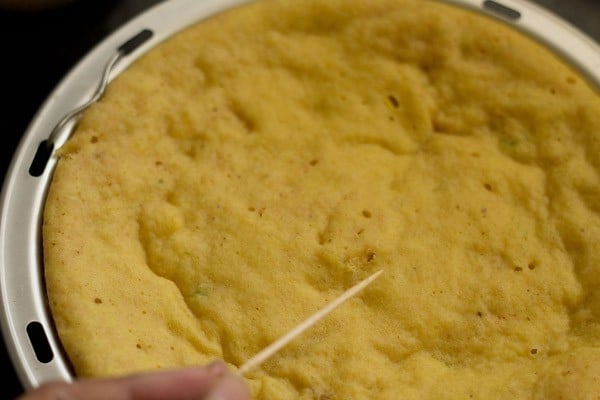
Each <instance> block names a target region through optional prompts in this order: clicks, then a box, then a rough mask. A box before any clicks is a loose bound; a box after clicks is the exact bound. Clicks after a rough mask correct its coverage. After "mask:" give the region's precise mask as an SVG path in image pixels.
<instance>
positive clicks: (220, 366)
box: [206, 360, 229, 377]
mask: <svg viewBox="0 0 600 400" xmlns="http://www.w3.org/2000/svg"><path fill="white" fill-rule="evenodd" d="M206 370H207V372H208V373H209V374H210V375H212V376H216V377H218V376H223V375H225V374H226V373H227V372H228V371H229V370H228V368H227V364H225V362H223V361H222V360H215V361H213V362H212V363H210V364H208V365H207V366H206Z"/></svg>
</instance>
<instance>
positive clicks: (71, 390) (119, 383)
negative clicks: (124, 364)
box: [18, 361, 249, 400]
mask: <svg viewBox="0 0 600 400" xmlns="http://www.w3.org/2000/svg"><path fill="white" fill-rule="evenodd" d="M229 386H234V389H232V390H233V392H228V391H227V390H229ZM238 389H239V390H238ZM211 391H214V392H215V393H216V395H217V396H219V395H221V394H223V395H224V396H225V397H223V396H221V397H216V399H223V400H225V399H227V400H247V399H248V398H249V395H248V389H247V387H246V383H245V382H244V381H243V380H241V378H233V375H232V374H231V373H229V372H228V371H227V366H226V365H225V364H224V363H223V362H222V361H217V362H214V363H212V364H210V365H209V366H207V367H201V368H185V369H176V370H170V371H165V372H152V373H145V374H136V375H131V376H127V377H123V378H114V379H89V380H81V381H76V382H74V383H64V382H53V383H47V384H44V385H42V386H40V387H39V388H38V389H36V390H34V391H32V392H30V393H28V394H26V395H25V396H23V397H22V398H19V399H18V400H84V399H85V400H109V399H110V400H167V399H168V400H196V399H197V400H203V399H205V398H206V396H208V395H209V393H211ZM230 395H234V396H239V397H231V396H230ZM226 396H230V397H226ZM244 396H245V397H244Z"/></svg>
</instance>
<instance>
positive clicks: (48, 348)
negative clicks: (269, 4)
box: [0, 0, 600, 390]
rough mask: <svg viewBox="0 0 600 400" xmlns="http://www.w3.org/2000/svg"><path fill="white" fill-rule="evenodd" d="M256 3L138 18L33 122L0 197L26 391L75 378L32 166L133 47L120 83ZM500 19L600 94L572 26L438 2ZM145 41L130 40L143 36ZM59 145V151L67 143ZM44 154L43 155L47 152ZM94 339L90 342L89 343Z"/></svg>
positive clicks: (4, 299) (3, 284)
mask: <svg viewBox="0 0 600 400" xmlns="http://www.w3.org/2000/svg"><path fill="white" fill-rule="evenodd" d="M251 1H253V0H202V1H198V0H171V1H167V2H164V3H161V4H159V5H157V6H154V7H153V8H151V9H149V10H147V11H146V12H144V13H142V14H141V15H139V16H138V17H136V18H134V19H132V20H131V21H130V22H128V23H127V24H125V25H124V26H123V27H121V28H120V29H118V30H117V31H115V32H114V33H113V34H112V35H110V36H109V37H108V38H106V39H105V40H104V41H102V42H101V43H100V44H99V45H97V46H96V47H95V48H94V49H92V50H91V51H90V52H89V53H88V55H87V56H86V57H84V58H83V59H82V60H81V61H80V62H79V63H78V64H77V65H76V66H75V67H74V68H73V69H72V70H71V71H70V72H69V73H68V74H67V75H66V77H65V78H64V79H63V80H62V81H61V82H60V83H59V85H58V86H57V87H56V89H55V90H54V91H53V92H52V93H51V95H50V96H49V97H48V99H47V100H46V102H45V103H44V104H43V105H42V107H41V108H40V110H39V111H38V113H37V115H35V117H34V118H33V120H32V122H31V124H30V126H29V128H28V129H27V131H26V132H25V134H24V136H23V138H22V140H21V143H20V144H19V147H18V148H17V150H16V152H15V154H14V156H13V159H12V162H11V165H10V167H9V170H8V172H7V174H6V177H5V180H4V185H3V188H2V194H1V197H0V205H1V208H0V296H1V297H0V327H1V329H2V334H3V337H4V340H5V343H6V346H7V349H8V352H9V355H10V358H11V360H12V362H13V365H14V367H15V370H16V372H17V375H18V378H19V379H20V381H21V383H22V385H23V387H24V388H25V389H26V390H29V389H32V388H35V387H37V386H39V385H40V384H42V383H44V382H47V381H50V380H63V381H71V380H72V379H73V378H74V376H73V373H72V370H71V368H70V365H69V361H68V359H67V357H66V356H65V354H64V353H63V351H62V347H61V345H60V341H59V339H58V337H57V335H56V333H55V330H54V328H53V323H52V318H51V316H50V314H49V310H48V307H47V304H46V297H45V289H44V278H43V262H42V249H41V223H42V210H43V205H44V200H45V196H46V190H47V188H48V185H49V183H50V180H51V177H52V171H53V169H54V166H55V165H56V158H55V157H53V156H52V154H51V153H49V154H48V156H49V158H46V159H45V160H43V162H42V166H41V169H40V168H39V165H38V166H37V167H36V168H37V169H38V170H37V172H34V173H32V172H31V168H32V166H33V165H34V164H35V162H34V161H33V160H34V158H35V157H36V155H39V151H38V148H40V144H41V143H44V142H45V141H46V140H47V139H48V138H49V135H50V133H51V131H52V130H53V128H54V127H55V126H56V125H57V123H58V122H59V121H60V120H61V118H62V117H63V116H65V115H66V114H67V113H69V112H70V111H72V110H74V109H76V108H77V107H79V106H80V105H82V104H84V103H86V102H87V101H88V100H89V99H90V98H91V97H92V96H93V94H94V90H95V89H96V84H95V83H92V84H90V82H98V81H99V80H100V77H101V76H102V74H103V70H104V66H105V64H106V63H107V62H108V60H110V59H111V57H113V58H114V56H115V53H116V52H117V49H118V48H120V47H123V45H126V47H127V46H129V47H130V48H129V49H128V51H127V55H126V56H125V57H123V58H122V60H119V62H118V63H117V64H116V65H115V68H114V69H113V70H112V72H111V73H110V74H109V75H108V76H107V79H108V80H111V79H113V78H114V76H116V75H118V74H119V73H120V72H121V71H123V70H124V69H125V68H126V67H127V66H128V65H129V64H131V63H132V62H133V61H134V60H135V59H137V58H138V57H139V56H140V55H142V54H144V53H145V52H146V51H148V50H149V49H151V48H152V47H154V46H156V45H157V44H158V43H160V42H162V41H163V40H164V39H166V38H168V37H170V36H171V35H173V34H175V33H177V32H178V31H180V30H182V29H184V28H186V27H188V26H190V25H192V24H193V23H195V22H198V21H201V20H202V19H206V18H208V17H210V16H212V15H214V14H217V13H219V12H221V11H224V10H227V9H229V8H233V7H236V6H239V5H242V4H245V3H249V2H251ZM437 1H440V2H443V3H449V4H452V5H456V6H458V7H462V8H467V9H470V10H474V11H477V12H479V13H482V14H485V15H488V16H490V17H492V18H495V19H499V20H501V21H504V22H505V23H507V24H509V25H511V26H513V27H514V28H516V29H518V30H520V31H522V32H524V33H526V34H527V35H529V36H531V37H533V38H534V39H537V40H538V41H539V42H541V43H542V44H543V45H545V46H546V47H548V48H550V49H551V50H553V51H554V52H555V53H556V54H558V55H559V56H561V57H562V58H563V59H564V60H565V61H566V62H568V63H570V64H571V65H573V66H574V67H575V68H576V69H578V70H579V72H580V73H581V74H582V75H583V76H585V77H586V78H587V79H588V81H589V82H590V84H591V85H592V86H595V87H596V88H597V89H598V90H600V46H599V45H598V44H597V43H596V42H594V41H593V40H592V39H591V38H589V37H588V36H586V35H585V34H583V33H582V32H580V31H579V30H578V29H577V28H575V27H574V26H572V25H571V24H569V23H567V22H565V21H564V20H562V19H561V18H559V17H557V16H555V15H554V14H552V13H550V12H548V11H546V10H544V9H542V8H540V7H539V6H536V5H533V4H532V3H530V2H527V1H525V0H497V1H491V0H437ZM141 32H145V33H146V34H147V35H142V36H143V39H144V40H140V41H139V42H136V41H135V40H134V43H133V45H132V43H131V42H130V39H132V38H136V37H138V38H139V36H137V35H138V34H140V33H141ZM72 125H73V124H70V126H66V127H65V130H64V132H66V134H65V135H60V136H58V137H57V138H56V141H55V142H54V145H55V148H57V147H60V145H62V144H63V143H64V141H65V140H66V136H68V134H69V131H70V130H71V129H72ZM42 153H43V152H42ZM91 339H92V338H91Z"/></svg>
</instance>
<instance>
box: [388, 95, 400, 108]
mask: <svg viewBox="0 0 600 400" xmlns="http://www.w3.org/2000/svg"><path fill="white" fill-rule="evenodd" d="M388 100H389V102H390V104H391V105H392V106H394V108H398V107H399V106H400V102H398V99H397V98H396V97H395V96H394V95H391V94H390V95H389V96H388Z"/></svg>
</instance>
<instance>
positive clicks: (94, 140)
mask: <svg viewBox="0 0 600 400" xmlns="http://www.w3.org/2000/svg"><path fill="white" fill-rule="evenodd" d="M90 142H91V143H98V136H92V138H91V139H90Z"/></svg>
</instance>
